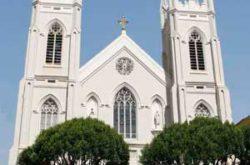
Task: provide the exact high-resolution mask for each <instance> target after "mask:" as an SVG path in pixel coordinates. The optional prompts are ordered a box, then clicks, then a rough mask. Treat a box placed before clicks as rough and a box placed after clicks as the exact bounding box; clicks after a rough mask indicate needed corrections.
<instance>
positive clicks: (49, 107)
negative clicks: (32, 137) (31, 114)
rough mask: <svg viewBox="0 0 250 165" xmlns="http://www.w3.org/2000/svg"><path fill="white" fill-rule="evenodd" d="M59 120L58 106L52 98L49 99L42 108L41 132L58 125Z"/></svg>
mask: <svg viewBox="0 0 250 165" xmlns="http://www.w3.org/2000/svg"><path fill="white" fill-rule="evenodd" d="M57 120H58V105H57V104H56V102H55V101H54V100H53V99H52V98H49V99H47V100H46V101H45V102H44V103H43V105H42V107H41V125H40V128H41V130H45V129H47V128H50V127H53V126H55V125H56V124H57Z"/></svg>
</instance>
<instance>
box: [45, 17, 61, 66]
mask: <svg viewBox="0 0 250 165" xmlns="http://www.w3.org/2000/svg"><path fill="white" fill-rule="evenodd" d="M62 42H63V30H62V27H61V25H60V24H59V23H57V22H55V23H53V24H52V26H51V28H50V29H49V33H48V39H47V52H46V63H47V64H56V65H60V64H61V60H62Z"/></svg>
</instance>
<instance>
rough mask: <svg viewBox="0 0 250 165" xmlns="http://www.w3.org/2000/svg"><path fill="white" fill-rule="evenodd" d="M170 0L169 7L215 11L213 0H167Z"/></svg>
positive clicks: (182, 9)
mask: <svg viewBox="0 0 250 165" xmlns="http://www.w3.org/2000/svg"><path fill="white" fill-rule="evenodd" d="M165 1H169V2H168V3H169V9H170V10H171V9H175V10H181V11H198V12H208V11H214V2H213V0H202V1H199V0H165Z"/></svg>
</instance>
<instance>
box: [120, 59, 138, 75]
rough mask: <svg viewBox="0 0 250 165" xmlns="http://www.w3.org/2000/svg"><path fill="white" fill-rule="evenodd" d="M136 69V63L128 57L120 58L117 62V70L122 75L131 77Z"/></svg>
mask: <svg viewBox="0 0 250 165" xmlns="http://www.w3.org/2000/svg"><path fill="white" fill-rule="evenodd" d="M133 69H134V63H133V61H132V60H131V59H129V58H127V57H122V58H119V59H118V60H117V62H116V70H117V71H118V72H119V73H120V74H121V75H129V74H130V73H131V72H132V71H133Z"/></svg>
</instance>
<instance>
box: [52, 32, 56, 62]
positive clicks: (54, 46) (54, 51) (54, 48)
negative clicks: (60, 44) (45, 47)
mask: <svg viewBox="0 0 250 165" xmlns="http://www.w3.org/2000/svg"><path fill="white" fill-rule="evenodd" d="M56 35H57V34H54V45H53V58H52V59H53V64H54V63H55V54H56Z"/></svg>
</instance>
